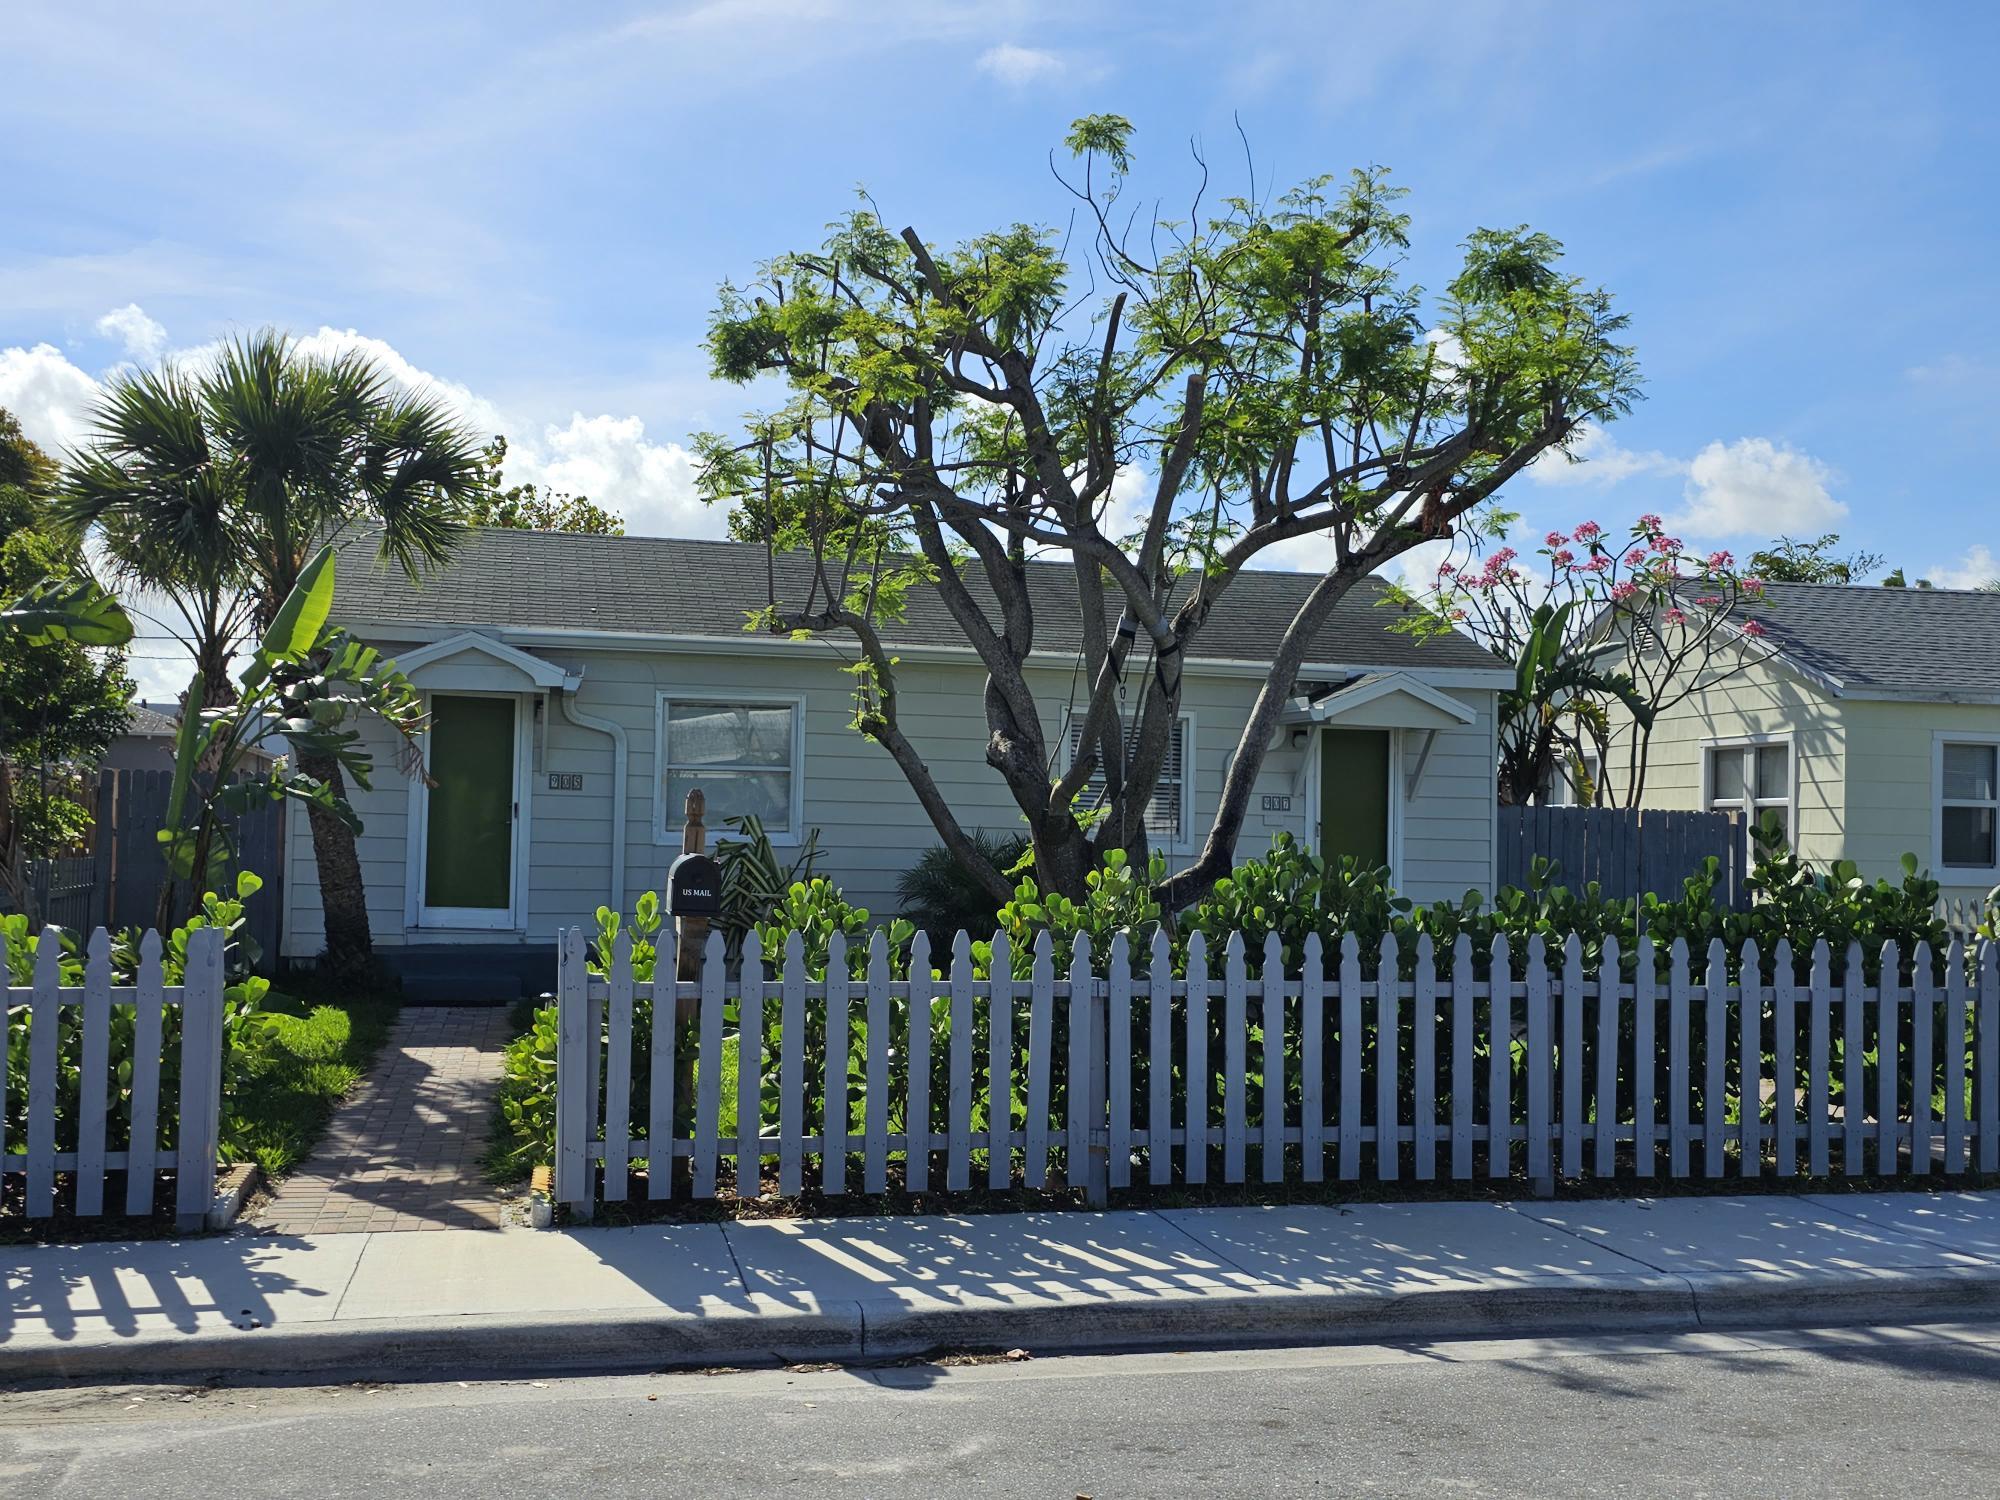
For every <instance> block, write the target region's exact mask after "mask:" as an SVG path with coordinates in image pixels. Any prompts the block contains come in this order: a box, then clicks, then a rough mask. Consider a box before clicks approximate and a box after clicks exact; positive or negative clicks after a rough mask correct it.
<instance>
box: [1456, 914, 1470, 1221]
mask: <svg viewBox="0 0 2000 1500" xmlns="http://www.w3.org/2000/svg"><path fill="white" fill-rule="evenodd" d="M1474 1003H1475V1002H1474V1000H1473V998H1472V939H1471V937H1470V936H1468V935H1467V934H1465V933H1463V932H1461V933H1460V934H1459V935H1458V938H1457V940H1456V941H1455V942H1454V943H1453V944H1452V949H1451V1175H1452V1177H1453V1179H1454V1180H1456V1181H1460V1182H1463V1181H1465V1180H1466V1179H1467V1178H1469V1177H1471V1176H1472V1106H1473V1082H1472V1078H1473V1073H1472V1064H1473V1056H1472V1046H1473V1043H1472V1023H1473V1014H1472V1012H1473V1007H1474Z"/></svg>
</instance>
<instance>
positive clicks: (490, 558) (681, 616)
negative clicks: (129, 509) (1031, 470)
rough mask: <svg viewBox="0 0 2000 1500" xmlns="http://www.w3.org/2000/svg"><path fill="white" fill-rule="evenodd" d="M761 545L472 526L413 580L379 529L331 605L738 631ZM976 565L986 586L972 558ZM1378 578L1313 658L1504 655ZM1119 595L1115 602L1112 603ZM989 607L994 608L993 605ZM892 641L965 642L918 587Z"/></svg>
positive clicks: (1232, 612) (1248, 604)
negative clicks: (1418, 609) (388, 558)
mask: <svg viewBox="0 0 2000 1500" xmlns="http://www.w3.org/2000/svg"><path fill="white" fill-rule="evenodd" d="M765 565H766V564H765V554H764V549H763V548H762V547H761V546H758V545H756V544H754V543H744V542H713V541H691V540H687V539H684V538H679V537H600V536H582V535H577V534H572V533H566V532H537V531H509V530H500V529H492V530H478V531H474V532H472V533H471V534H470V536H469V537H468V538H467V540H466V542H465V544H464V546H463V547H461V548H460V550H459V551H458V553H457V555H456V556H455V557H453V559H452V560H451V562H450V563H448V564H447V565H445V566H444V567H442V568H439V569H436V570H434V571H432V572H430V573H428V574H426V575H425V576H424V578H423V579H422V581H421V582H420V583H418V584H415V585H413V584H411V583H410V582H409V581H408V580H407V579H405V578H404V577H403V575H402V573H401V571H400V570H398V569H397V568H395V567H394V566H393V565H390V564H386V563H383V562H380V561H379V560H377V558H376V555H375V538H374V537H373V536H357V537H355V538H353V539H352V540H351V541H349V542H348V543H347V544H346V545H345V546H344V547H343V548H342V550H341V557H340V564H339V571H338V574H337V578H338V582H337V587H336V603H335V618H336V619H338V620H341V621H344V622H349V623H353V624H357V625H366V626H370V627H374V628H376V629H377V630H378V631H382V630H384V628H385V627H393V626H394V625H396V624H397V623H403V622H407V623H411V624H424V625H438V626H458V625H462V626H466V627H469V628H479V627H486V628H498V629H508V628H514V629H535V628H544V629H550V628H565V627H567V628H571V629H590V630H606V631H621V632H636V633H644V634H653V635H696V636H715V637H719V638H724V639H740V638H741V636H742V633H743V621H744V614H745V612H746V611H749V610H755V609H759V608H762V607H763V606H764V604H765V603H766V602H767V600H768V592H767V586H766V579H765ZM809 576H810V575H809V573H808V561H807V559H806V558H805V557H804V556H803V555H784V556H780V557H779V559H778V583H779V590H780V594H781V596H783V597H789V598H792V599H802V598H803V597H804V595H805V589H806V583H807V581H808V579H809ZM968 576H969V580H970V581H971V582H972V583H973V585H974V587H975V591H976V592H978V593H980V594H981V595H982V596H983V597H988V598H989V600H990V596H986V595H985V591H984V587H983V584H982V583H981V582H980V580H979V579H978V577H977V574H976V571H975V572H974V573H972V574H970V575H968ZM1312 584H1313V578H1312V576H1311V575H1309V574H1303V573H1278V572H1251V573H1246V574H1244V575H1243V576H1242V577H1241V578H1239V579H1238V580H1237V581H1236V582H1235V583H1234V584H1232V585H1231V586H1230V589H1229V591H1228V593H1227V594H1226V595H1225V596H1224V601H1225V602H1224V604H1223V605H1222V606H1221V607H1219V608H1218V609H1217V610H1216V612H1215V614H1214V615H1213V616H1212V617H1211V618H1210V620H1209V622H1208V624H1207V625H1206V626H1205V627H1203V629H1202V631H1201V633H1200V634H1199V635H1198V636H1197V637H1196V641H1197V649H1196V650H1195V651H1194V652H1193V653H1191V654H1192V655H1193V656H1194V657H1195V658H1196V659H1197V660H1200V659H1210V660H1216V659H1222V660H1236V661H1263V660H1267V659H1268V658H1269V656H1270V653H1271V650H1272V647H1273V646H1274V645H1275V644H1276V642H1277V639H1278V637H1279V635H1280V634H1281V633H1282V632H1283V630H1284V627H1285V625H1286V623H1287V622H1288V621H1289V620H1290V619H1291V618H1292V616H1293V614H1294V613H1295V612H1296V611H1297V609H1298V607H1299V605H1300V603H1301V602H1303V600H1304V599H1305V596H1306V593H1307V591H1308V590H1309V589H1310V588H1311V587H1312ZM1382 587H1383V586H1382V584H1381V583H1380V582H1379V581H1378V580H1376V579H1372V578H1370V579H1366V580H1364V581H1363V583H1362V584H1361V585H1360V586H1358V587H1357V588H1355V590H1354V591H1353V592H1352V593H1350V594H1349V595H1348V596H1347V598H1346V599H1345V600H1343V601H1342V603H1341V604H1340V605H1339V607H1338V608H1336V609H1335V611H1334V614H1333V618H1332V619H1331V620H1329V621H1328V622H1327V624H1326V626H1325V628H1323V629H1322V630H1321V631H1320V634H1319V638H1318V640H1317V641H1316V642H1315V644H1314V649H1313V650H1312V652H1311V653H1310V654H1309V660H1311V661H1313V662H1315V663H1327V664H1353V665H1365V666H1377V667H1415V668H1424V667H1433V668H1466V667H1473V668H1491V667H1494V666H1496V665H1498V663H1497V662H1496V661H1495V660H1494V658H1493V657H1491V656H1490V655H1488V654H1487V653H1486V652H1485V651H1484V650H1483V649H1481V648H1480V647H1479V646H1477V645H1475V644H1474V643H1473V642H1472V641H1470V640H1469V639H1466V638H1465V637H1463V636H1450V637H1447V638H1444V639H1440V640H1435V641H1431V642H1429V643H1424V644H1420V643H1418V642H1416V641H1414V640H1412V639H1411V638H1409V637H1408V636H1403V635H1397V634H1392V633H1391V632H1390V630H1389V628H1388V627H1389V625H1390V624H1391V622H1392V620H1393V618H1394V617H1393V615H1392V613H1391V611H1390V610H1389V609H1386V608H1383V609H1378V608H1376V607H1375V603H1376V601H1377V600H1378V599H1379V598H1381V596H1382ZM1029 589H1030V596H1031V598H1032V599H1033V601H1034V604H1035V620H1036V638H1035V645H1036V647H1037V649H1039V650H1047V651H1074V650H1076V649H1077V645H1078V636H1079V633H1080V632H1079V627H1078V620H1077V611H1076V604H1075V599H1076V588H1075V580H1074V577H1073V575H1072V573H1071V571H1070V569H1069V567H1068V566H1067V565H1066V564H1062V563H1055V562H1048V563H1033V564H1030V569H1029ZM1114 608H1115V605H1114ZM991 613H993V614H995V615H996V616H997V610H992V611H991ZM885 635H886V637H887V639H888V640H889V641H890V643H891V644H893V645H898V646H911V645H928V646H956V647H963V646H964V645H965V637H964V636H963V635H962V634H961V633H960V631H959V629H958V626H957V624H956V623H955V622H954V621H953V620H952V618H951V616H950V614H949V613H948V612H947V611H946V609H945V607H944V603H943V601H942V600H941V599H940V598H939V597H938V596H937V595H936V594H935V593H933V592H930V591H928V590H917V591H915V592H914V593H913V595H912V597H911V599H910V605H909V616H908V618H907V619H906V620H905V621H903V622H901V623H899V624H897V625H895V626H893V627H892V628H890V629H889V630H888V631H886V632H885Z"/></svg>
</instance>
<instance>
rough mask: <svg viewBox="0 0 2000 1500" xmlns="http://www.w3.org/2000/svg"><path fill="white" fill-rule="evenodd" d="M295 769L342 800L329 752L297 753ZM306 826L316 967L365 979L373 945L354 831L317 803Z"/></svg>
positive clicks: (346, 977) (349, 978) (343, 788)
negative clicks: (318, 922) (320, 937)
mask: <svg viewBox="0 0 2000 1500" xmlns="http://www.w3.org/2000/svg"><path fill="white" fill-rule="evenodd" d="M299 769H300V770H302V771H304V772H305V773H306V774H307V775H308V776H312V777H315V778H317V779H318V780H320V781H323V782H325V783H326V784H327V785H328V786H330V787H332V788H333V794H334V796H336V797H341V798H345V797H346V795H347V787H346V784H345V783H344V782H343V781H342V779H341V775H340V766H339V764H338V762H336V761H335V760H334V758H333V757H332V756H331V755H301V756H300V757H299ZM306 816H307V820H308V822H309V823H310V824H311V826H312V841H313V863H314V865H315V866H316V867H317V868H318V870H319V900H320V911H321V913H322V914H323V915H324V917H325V920H326V950H325V952H324V953H323V954H322V955H321V958H320V965H321V968H322V969H323V970H324V971H325V972H326V973H328V974H330V975H331V976H333V978H335V979H337V980H344V981H349V982H353V981H362V980H366V979H368V978H369V977H370V976H371V974H372V971H373V969H374V967H375V943H374V939H373V937H372V936H371V935H370V933H369V931H368V895H367V892H366V891H365V890H364V889H363V888H362V885H361V855H360V853H359V851H358V850H356V848H355V845H354V833H353V831H352V830H351V829H350V828H348V826H347V825H346V824H345V823H343V822H341V821H340V819H339V818H337V817H335V816H334V815H333V814H332V813H330V812H328V811H327V810H326V809H325V808H321V807H308V808H307V809H306Z"/></svg>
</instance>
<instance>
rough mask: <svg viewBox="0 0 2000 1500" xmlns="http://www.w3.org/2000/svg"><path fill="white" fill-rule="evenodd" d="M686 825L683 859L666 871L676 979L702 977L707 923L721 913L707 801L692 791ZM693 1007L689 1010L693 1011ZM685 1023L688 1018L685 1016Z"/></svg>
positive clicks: (718, 869) (718, 868)
mask: <svg viewBox="0 0 2000 1500" xmlns="http://www.w3.org/2000/svg"><path fill="white" fill-rule="evenodd" d="M683 810H684V811H685V813H686V814H687V823H686V825H685V827H684V828H683V829H682V831H681V852H680V857H679V858H678V859H676V860H675V861H674V862H673V864H671V865H670V866H668V867H667V888H666V891H665V893H664V894H665V896H666V906H667V915H668V916H670V917H672V918H673V919H674V938H675V948H676V950H677V951H678V953H679V955H680V957H679V962H678V964H677V966H676V967H677V970H678V972H677V974H676V977H677V978H680V979H698V978H700V977H701V954H702V949H703V947H704V946H705V945H706V944H707V942H708V923H709V919H710V918H711V917H714V916H716V915H717V914H718V913H720V912H721V910H722V867H721V866H720V865H718V864H717V863H716V862H715V860H714V859H713V858H712V857H710V855H709V853H708V850H707V844H708V828H707V825H706V824H704V823H703V822H702V814H703V813H705V812H706V811H707V810H708V798H707V797H706V796H705V795H703V793H702V790H701V788H700V787H694V788H692V789H691V790H690V791H689V792H688V794H687V802H686V803H685V805H684V809H683ZM692 1008H693V1007H691V1006H690V1007H688V1009H690V1010H691V1009H692ZM681 1019H682V1020H686V1019H687V1017H686V1016H685V1015H683V1016H682V1017H681Z"/></svg>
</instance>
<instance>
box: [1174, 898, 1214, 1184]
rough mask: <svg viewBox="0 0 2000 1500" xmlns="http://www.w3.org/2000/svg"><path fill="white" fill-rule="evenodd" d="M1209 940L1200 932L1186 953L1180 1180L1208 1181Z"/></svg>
mask: <svg viewBox="0 0 2000 1500" xmlns="http://www.w3.org/2000/svg"><path fill="white" fill-rule="evenodd" d="M1209 1083H1210V1078H1209V1071H1208V940H1207V939H1206V938H1205V937H1204V936H1203V935H1202V934H1201V933H1199V932H1197V933H1195V934H1194V936H1192V937H1190V938H1189V939H1188V951H1187V1090H1186V1093H1187V1102H1186V1103H1185V1104H1184V1105H1183V1106H1182V1107H1183V1109H1184V1111H1185V1112H1186V1116H1187V1119H1186V1139H1185V1141H1184V1142H1183V1143H1182V1148H1181V1149H1182V1158H1181V1180H1182V1181H1183V1182H1186V1183H1189V1184H1191V1185H1199V1184H1201V1183H1204V1182H1207V1181H1208V1097H1209Z"/></svg>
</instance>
